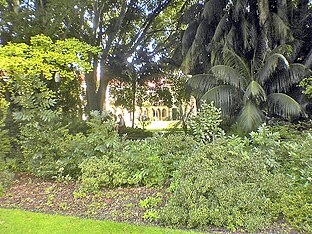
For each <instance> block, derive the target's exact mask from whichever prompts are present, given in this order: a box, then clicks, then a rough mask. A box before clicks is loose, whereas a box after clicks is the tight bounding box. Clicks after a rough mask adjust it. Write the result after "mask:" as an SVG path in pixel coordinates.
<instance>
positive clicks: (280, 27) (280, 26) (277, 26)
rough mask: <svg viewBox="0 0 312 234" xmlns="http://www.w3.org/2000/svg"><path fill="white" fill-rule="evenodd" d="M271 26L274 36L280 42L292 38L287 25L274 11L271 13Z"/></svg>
mask: <svg viewBox="0 0 312 234" xmlns="http://www.w3.org/2000/svg"><path fill="white" fill-rule="evenodd" d="M272 27H273V32H274V33H275V36H276V37H277V38H279V39H280V40H281V41H282V42H287V41H292V40H293V39H294V37H293V36H292V32H291V30H290V28H289V27H288V25H286V24H285V22H284V21H283V20H282V19H281V17H280V16H279V15H277V14H275V13H273V15H272Z"/></svg>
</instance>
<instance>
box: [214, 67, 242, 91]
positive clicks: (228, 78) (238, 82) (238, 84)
mask: <svg viewBox="0 0 312 234" xmlns="http://www.w3.org/2000/svg"><path fill="white" fill-rule="evenodd" d="M211 72H212V73H213V74H214V75H215V76H216V77H217V79H218V80H220V81H222V82H223V83H224V84H228V85H232V86H233V87H235V88H238V89H241V90H244V89H245V88H246V86H247V80H246V79H245V77H244V76H243V75H242V74H241V73H240V72H239V71H238V70H236V69H234V68H233V67H230V66H226V65H216V66H213V67H212V68H211Z"/></svg>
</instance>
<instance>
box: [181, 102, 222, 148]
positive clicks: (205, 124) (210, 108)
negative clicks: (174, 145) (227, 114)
mask: <svg viewBox="0 0 312 234" xmlns="http://www.w3.org/2000/svg"><path fill="white" fill-rule="evenodd" d="M221 122H222V118H221V110H220V109H219V108H217V107H215V106H214V104H213V102H211V103H210V104H208V103H206V102H205V101H202V102H201V105H200V109H199V111H198V113H197V115H195V116H192V117H191V118H190V119H189V121H188V122H187V125H188V127H189V129H190V133H191V134H192V135H193V136H194V138H195V139H196V141H198V142H204V143H208V142H212V141H214V140H216V139H217V138H218V137H220V136H223V135H224V132H223V130H222V129H221V128H220V124H221Z"/></svg>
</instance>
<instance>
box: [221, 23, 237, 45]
mask: <svg viewBox="0 0 312 234" xmlns="http://www.w3.org/2000/svg"><path fill="white" fill-rule="evenodd" d="M235 40H236V39H235V27H234V26H232V27H231V29H230V31H229V32H228V33H227V34H226V37H225V43H224V47H225V48H233V47H234V45H235Z"/></svg>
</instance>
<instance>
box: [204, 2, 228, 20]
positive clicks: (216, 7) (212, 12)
mask: <svg viewBox="0 0 312 234" xmlns="http://www.w3.org/2000/svg"><path fill="white" fill-rule="evenodd" d="M225 6H226V1H225V0H210V1H208V2H207V3H206V4H205V6H204V10H203V13H202V14H203V16H204V18H205V19H207V20H208V23H209V24H211V23H212V22H216V21H218V20H219V19H220V17H221V16H222V14H223V13H224V12H223V9H224V7H225Z"/></svg>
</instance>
